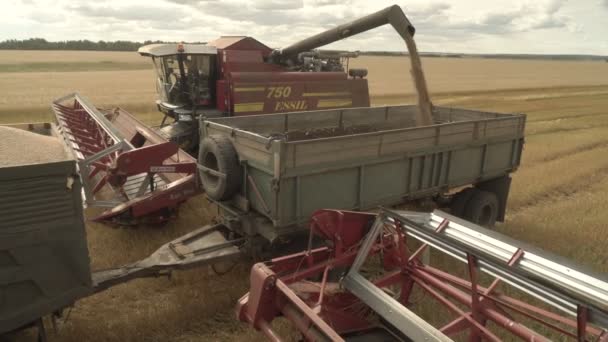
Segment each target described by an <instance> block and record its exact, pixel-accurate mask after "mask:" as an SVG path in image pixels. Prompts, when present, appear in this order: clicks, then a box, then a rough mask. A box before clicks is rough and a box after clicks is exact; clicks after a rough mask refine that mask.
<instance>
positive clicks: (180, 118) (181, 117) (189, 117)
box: [177, 114, 192, 121]
mask: <svg viewBox="0 0 608 342" xmlns="http://www.w3.org/2000/svg"><path fill="white" fill-rule="evenodd" d="M177 121H192V115H190V114H179V116H178V119H177Z"/></svg>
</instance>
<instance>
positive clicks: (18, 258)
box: [0, 160, 92, 332]
mask: <svg viewBox="0 0 608 342" xmlns="http://www.w3.org/2000/svg"><path fill="white" fill-rule="evenodd" d="M76 172H77V171H76V162H75V161H74V160H66V161H61V162H53V163H45V164H34V165H24V166H16V167H8V168H0V179H1V181H0V212H2V220H0V289H1V291H0V303H1V305H0V332H6V331H10V330H13V329H16V328H19V327H21V326H23V325H25V324H28V323H31V322H33V321H35V320H37V319H38V318H39V317H42V316H45V315H48V314H50V313H52V312H54V311H57V310H60V309H62V308H64V307H66V306H69V305H71V304H72V303H73V302H74V301H75V300H77V299H79V298H82V297H84V296H86V295H88V294H90V293H91V292H92V284H91V273H90V269H89V262H90V261H89V254H88V249H87V242H86V241H87V240H86V233H85V227H84V218H83V211H82V200H81V188H82V187H81V184H80V179H79V177H78V176H76Z"/></svg>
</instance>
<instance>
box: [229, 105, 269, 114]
mask: <svg viewBox="0 0 608 342" xmlns="http://www.w3.org/2000/svg"><path fill="white" fill-rule="evenodd" d="M262 110H264V102H251V103H236V104H235V105H234V112H235V113H242V112H261V111H262Z"/></svg>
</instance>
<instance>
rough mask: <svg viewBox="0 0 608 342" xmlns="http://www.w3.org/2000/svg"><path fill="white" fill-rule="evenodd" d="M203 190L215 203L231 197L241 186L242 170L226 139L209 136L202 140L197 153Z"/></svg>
mask: <svg viewBox="0 0 608 342" xmlns="http://www.w3.org/2000/svg"><path fill="white" fill-rule="evenodd" d="M198 163H199V164H200V166H199V174H200V178H201V183H202V186H203V189H204V190H205V192H206V193H207V195H208V196H209V197H211V198H212V199H214V200H217V201H223V200H227V199H229V198H230V197H232V196H233V195H234V194H235V193H236V192H237V191H238V189H239V187H240V186H241V182H242V169H241V166H240V165H239V158H238V155H237V153H236V150H235V149H234V146H233V145H232V142H231V141H230V139H228V137H225V136H223V135H210V136H208V137H206V138H204V139H203V141H202V142H201V145H200V149H199V153H198Z"/></svg>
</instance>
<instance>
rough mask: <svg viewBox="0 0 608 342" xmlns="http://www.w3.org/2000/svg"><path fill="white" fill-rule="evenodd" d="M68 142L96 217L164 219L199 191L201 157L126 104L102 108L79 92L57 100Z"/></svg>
mask: <svg viewBox="0 0 608 342" xmlns="http://www.w3.org/2000/svg"><path fill="white" fill-rule="evenodd" d="M52 108H53V111H54V113H55V118H56V121H57V124H58V127H59V131H60V133H61V135H62V136H63V138H64V140H65V142H66V144H67V145H68V147H69V148H70V150H71V151H72V153H73V155H74V158H75V159H76V160H77V161H78V168H79V173H80V175H81V178H82V184H83V189H84V190H83V192H84V197H85V200H86V203H87V205H89V206H92V207H101V208H106V211H104V212H103V213H102V214H101V215H99V216H97V217H96V218H95V219H94V220H97V221H104V222H109V223H116V224H121V225H133V224H137V223H149V224H155V223H163V222H165V221H167V220H168V219H169V218H171V217H172V216H173V215H174V214H175V213H176V211H177V208H178V206H179V205H180V204H181V203H183V202H184V201H185V200H186V199H188V198H189V197H191V196H193V195H195V194H197V193H198V192H199V190H198V189H199V186H198V178H197V177H196V159H194V158H193V157H191V156H190V155H188V154H187V153H185V152H183V151H182V150H180V149H179V147H178V145H177V144H176V143H174V142H169V141H167V140H165V139H164V138H163V137H162V136H160V135H159V134H158V133H156V132H155V131H154V130H153V129H151V128H149V127H148V126H146V125H145V124H143V123H142V122H140V121H139V120H137V119H136V118H135V117H133V116H132V115H131V114H129V113H128V112H126V111H125V110H123V109H121V108H114V109H111V110H100V109H97V108H96V107H95V106H93V105H92V104H91V103H90V102H89V101H88V100H87V99H85V98H84V97H83V96H81V95H79V94H76V93H75V94H70V95H67V96H65V97H62V98H60V99H57V100H56V101H54V102H53V105H52Z"/></svg>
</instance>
